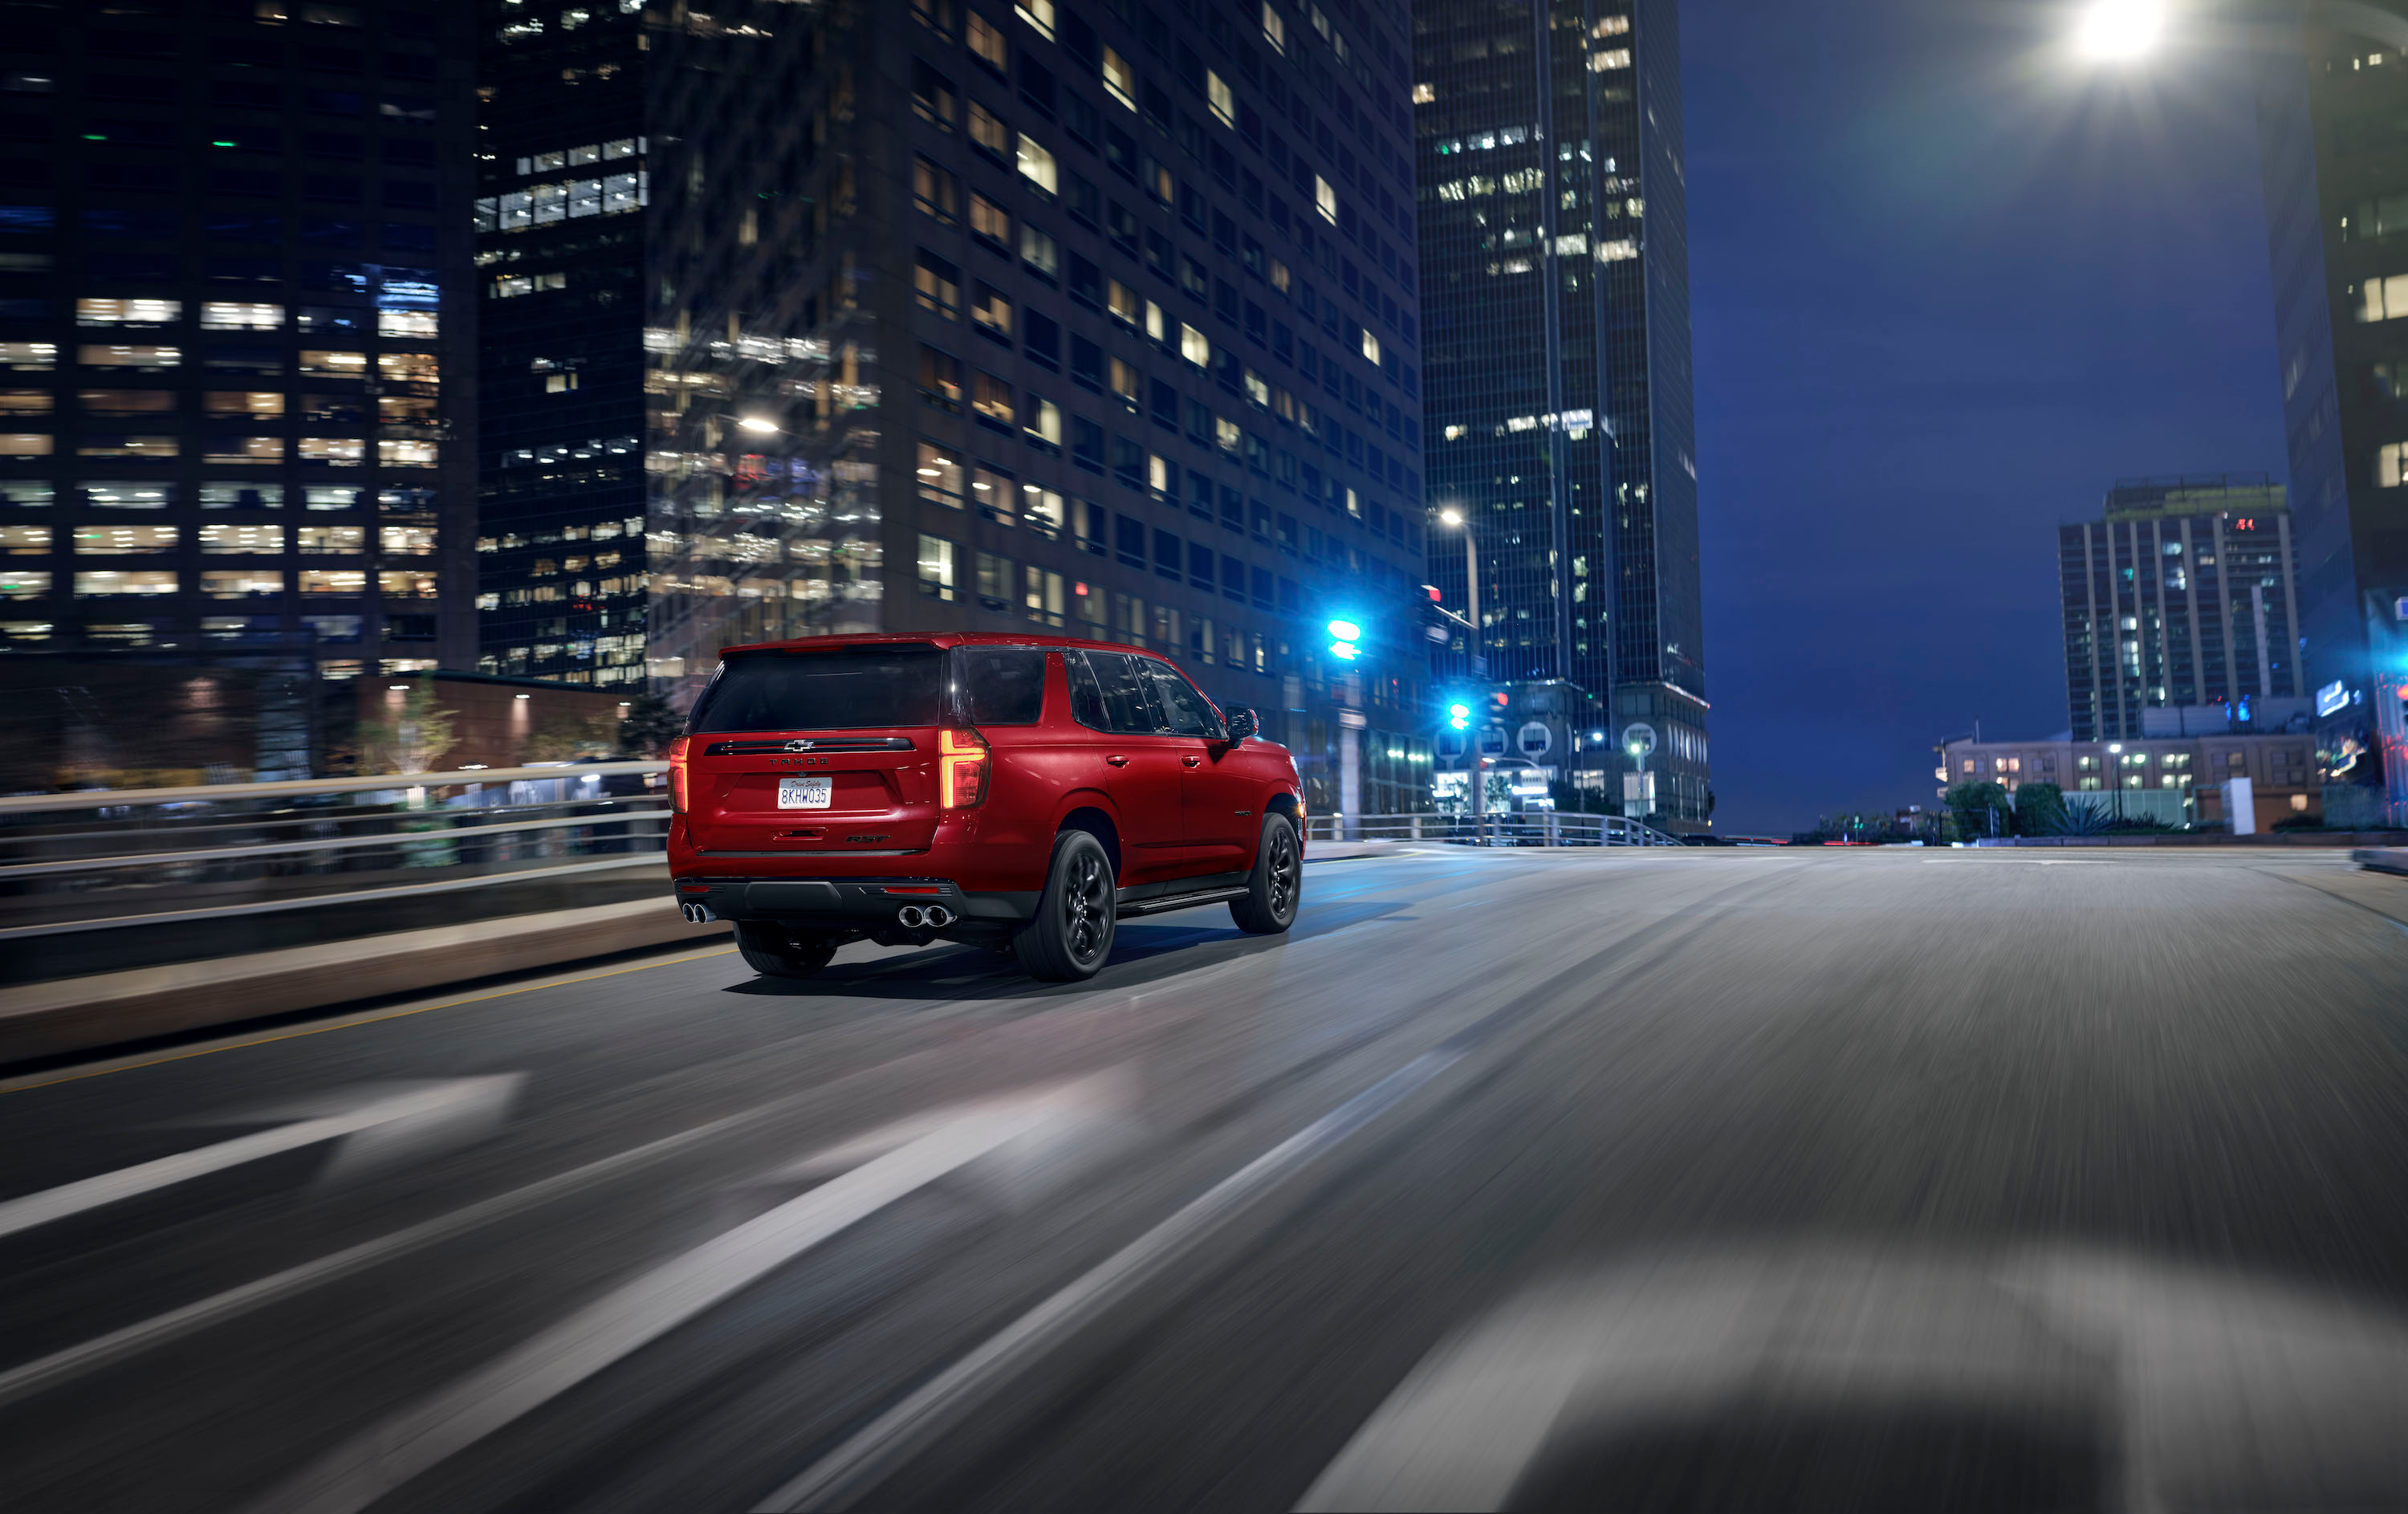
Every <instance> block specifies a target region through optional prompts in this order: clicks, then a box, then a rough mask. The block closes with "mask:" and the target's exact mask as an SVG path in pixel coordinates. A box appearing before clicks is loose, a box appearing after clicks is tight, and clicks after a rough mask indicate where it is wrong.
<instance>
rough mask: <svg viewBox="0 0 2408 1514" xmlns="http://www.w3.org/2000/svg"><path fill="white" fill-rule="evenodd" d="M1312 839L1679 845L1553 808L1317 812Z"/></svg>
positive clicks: (1635, 827) (1634, 826) (1610, 819)
mask: <svg viewBox="0 0 2408 1514" xmlns="http://www.w3.org/2000/svg"><path fill="white" fill-rule="evenodd" d="M1305 836H1306V839H1307V840H1308V841H1341V840H1342V841H1421V842H1443V843H1446V844H1452V845H1459V846H1678V845H1680V844H1681V842H1680V841H1679V840H1677V839H1676V838H1674V837H1671V836H1668V835H1666V834H1665V833H1664V832H1663V831H1660V830H1657V829H1656V828H1655V827H1653V826H1650V825H1647V824H1646V823H1645V822H1643V821H1639V820H1627V819H1625V818H1623V817H1622V816H1621V815H1558V814H1555V813H1554V812H1552V811H1533V812H1526V813H1511V812H1509V813H1506V814H1501V815H1483V816H1480V817H1479V818H1477V819H1475V818H1473V817H1472V816H1471V815H1440V814H1435V813H1430V814H1422V815H1308V816H1306V817H1305Z"/></svg>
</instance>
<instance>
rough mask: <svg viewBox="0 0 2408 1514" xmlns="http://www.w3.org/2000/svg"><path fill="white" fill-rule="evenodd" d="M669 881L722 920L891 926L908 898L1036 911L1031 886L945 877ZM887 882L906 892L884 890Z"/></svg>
mask: <svg viewBox="0 0 2408 1514" xmlns="http://www.w3.org/2000/svg"><path fill="white" fill-rule="evenodd" d="M670 887H671V891H672V892H673V893H674V894H675V895H676V897H677V901H678V903H679V904H680V905H681V906H683V905H688V904H701V905H704V906H706V907H707V908H709V909H710V913H711V914H713V915H715V916H718V917H719V918H721V919H723V920H777V921H780V922H781V923H784V924H789V925H798V926H805V927H827V928H830V929H836V930H875V929H877V928H880V927H883V926H892V925H893V924H894V923H895V916H896V912H897V911H899V910H901V909H902V908H903V907H904V906H906V905H909V904H918V905H921V906H923V907H925V906H927V905H930V904H942V905H943V906H945V908H947V909H949V910H951V911H953V914H955V915H956V916H960V917H961V918H962V919H964V920H966V921H981V920H986V921H994V922H996V924H1007V925H1014V924H1018V923H1020V922H1022V921H1025V920H1026V919H1027V918H1028V917H1029V916H1032V915H1034V914H1036V913H1037V895H1036V894H1035V893H1034V892H1029V893H1016V892H1014V893H967V892H965V891H964V890H963V889H962V887H961V886H960V885H958V884H956V883H954V882H953V880H951V879H950V878H912V877H882V878H725V877H709V876H699V877H685V878H679V879H678V880H676V882H675V883H673V884H672V885H671V886H670ZM890 888H904V889H910V892H909V893H889V892H888V891H887V890H888V889H890ZM932 889H933V890H934V892H929V891H928V890H932Z"/></svg>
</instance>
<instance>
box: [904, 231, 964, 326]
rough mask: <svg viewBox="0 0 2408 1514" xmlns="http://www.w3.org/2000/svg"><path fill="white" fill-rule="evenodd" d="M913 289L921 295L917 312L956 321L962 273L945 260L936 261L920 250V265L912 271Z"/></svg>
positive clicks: (958, 268)
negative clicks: (925, 312)
mask: <svg viewBox="0 0 2408 1514" xmlns="http://www.w3.org/2000/svg"><path fill="white" fill-rule="evenodd" d="M911 278H912V283H913V287H915V288H916V289H918V291H919V293H920V308H921V309H922V310H928V311H932V312H933V313H935V314H938V315H941V316H943V317H944V318H945V319H946V320H948V321H951V320H953V319H955V318H956V317H957V316H958V314H959V307H960V305H961V301H962V270H961V268H960V267H958V266H957V265H955V264H954V263H953V262H952V261H951V260H949V259H946V258H941V257H939V256H938V255H937V254H936V253H934V252H929V251H928V250H927V249H926V248H925V247H924V248H921V249H920V256H919V263H918V266H917V267H916V268H915V269H914V270H913V272H912V275H911Z"/></svg>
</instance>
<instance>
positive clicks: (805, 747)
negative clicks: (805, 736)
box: [786, 742, 811, 752]
mask: <svg viewBox="0 0 2408 1514" xmlns="http://www.w3.org/2000/svg"><path fill="white" fill-rule="evenodd" d="M810 749H811V743H809V742H788V743H786V750H787V751H789V752H808V751H810Z"/></svg>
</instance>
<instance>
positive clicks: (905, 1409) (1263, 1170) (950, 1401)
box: [755, 1036, 1471, 1514]
mask: <svg viewBox="0 0 2408 1514" xmlns="http://www.w3.org/2000/svg"><path fill="white" fill-rule="evenodd" d="M1458 1042H1461V1043H1463V1044H1460V1045H1458V1044H1457V1043H1458ZM1470 1044H1471V1042H1470V1040H1469V1038H1466V1037H1462V1036H1458V1037H1455V1038H1452V1039H1451V1040H1450V1041H1449V1042H1448V1043H1446V1044H1444V1045H1441V1046H1440V1047H1438V1048H1437V1049H1434V1050H1431V1051H1427V1052H1425V1053H1423V1054H1422V1055H1421V1056H1419V1057H1416V1058H1415V1059H1413V1060H1412V1061H1411V1062H1408V1063H1407V1064H1405V1066H1403V1067H1401V1068H1399V1069H1398V1070H1397V1071H1396V1072H1394V1073H1391V1074H1388V1075H1387V1076H1386V1077H1384V1078H1383V1079H1381V1080H1380V1081H1379V1082H1377V1083H1375V1084H1373V1085H1372V1086H1371V1087H1370V1088H1369V1089H1364V1090H1363V1091H1362V1092H1361V1093H1358V1094H1356V1095H1355V1097H1354V1098H1352V1099H1349V1100H1348V1101H1346V1103H1342V1104H1340V1105H1339V1106H1338V1107H1337V1108H1336V1109H1334V1110H1332V1111H1330V1112H1329V1113H1328V1114H1326V1115H1324V1116H1323V1117H1321V1118H1319V1119H1317V1120H1315V1121H1313V1122H1312V1124H1311V1125H1308V1126H1306V1127H1305V1128H1304V1129H1303V1130H1301V1131H1298V1132H1297V1133H1296V1134H1294V1135H1292V1136H1289V1137H1288V1138H1287V1139H1286V1140H1284V1141H1283V1142H1281V1143H1280V1144H1279V1145H1278V1146H1273V1147H1272V1148H1271V1149H1270V1150H1269V1151H1267V1152H1265V1153H1263V1154H1262V1155H1261V1156H1259V1157H1256V1158H1255V1159H1254V1161H1250V1162H1248V1163H1247V1164H1246V1165H1245V1166H1243V1167H1241V1168H1240V1169H1239V1170H1238V1171H1237V1172H1235V1173H1233V1174H1231V1175H1229V1176H1227V1177H1226V1178H1223V1179H1222V1180H1221V1181H1220V1182H1219V1183H1216V1184H1214V1185H1213V1186H1212V1188H1211V1189H1210V1190H1207V1191H1206V1192H1205V1193H1204V1195H1203V1196H1202V1197H1200V1198H1198V1199H1197V1200H1195V1201H1194V1202H1192V1203H1190V1204H1187V1205H1186V1206H1185V1207H1184V1208H1183V1209H1181V1210H1180V1211H1179V1212H1178V1213H1176V1214H1174V1215H1172V1216H1171V1217H1170V1218H1168V1219H1166V1220H1164V1221H1163V1222H1162V1223H1161V1224H1159V1225H1156V1226H1154V1229H1152V1230H1150V1231H1147V1232H1146V1233H1144V1234H1143V1235H1140V1236H1139V1237H1138V1238H1137V1239H1136V1240H1134V1241H1132V1242H1130V1243H1129V1244H1128V1245H1127V1246H1125V1247H1122V1248H1121V1249H1120V1250H1118V1251H1115V1252H1114V1253H1112V1255H1111V1256H1110V1257H1108V1258H1106V1259H1105V1260H1104V1261H1103V1262H1101V1263H1099V1264H1097V1266H1096V1267H1095V1268H1093V1269H1092V1270H1090V1271H1089V1272H1087V1273H1086V1274H1084V1275H1083V1276H1080V1277H1079V1278H1077V1279H1076V1280H1074V1281H1072V1282H1071V1283H1070V1284H1069V1285H1068V1286H1067V1287H1065V1288H1063V1289H1062V1290H1061V1291H1059V1292H1057V1293H1055V1294H1054V1296H1053V1297H1051V1298H1049V1299H1047V1300H1046V1301H1045V1302H1044V1303H1042V1304H1039V1305H1037V1306H1036V1307H1035V1308H1033V1309H1031V1310H1029V1311H1028V1312H1027V1313H1026V1314H1024V1315H1022V1316H1021V1317H1020V1318H1019V1319H1015V1320H1013V1321H1012V1322H1011V1324H1009V1325H1007V1326H1005V1327H1004V1328H1003V1330H1002V1331H1000V1332H999V1333H997V1334H995V1335H993V1336H991V1337H990V1338H988V1339H987V1340H986V1341H985V1342H984V1343H983V1344H982V1345H981V1346H979V1347H978V1348H976V1349H974V1350H972V1351H971V1352H970V1353H969V1354H968V1356H965V1357H963V1358H962V1359H961V1360H960V1361H958V1362H956V1363H953V1365H952V1366H951V1367H948V1368H946V1369H945V1370H944V1371H943V1372H941V1373H939V1374H938V1375H937V1377H934V1378H932V1379H931V1380H930V1381H929V1382H927V1383H926V1384H925V1386H923V1387H922V1388H921V1389H920V1390H919V1391H916V1392H914V1393H912V1394H911V1395H910V1397H908V1398H906V1399H904V1400H903V1402H901V1403H900V1404H897V1405H896V1406H894V1407H893V1408H891V1409H889V1410H887V1411H886V1412H885V1413H884V1414H882V1415H880V1416H879V1417H878V1418H877V1419H876V1420H872V1421H871V1422H870V1423H869V1424H867V1426H865V1427H863V1428H862V1429H861V1430H860V1431H858V1432H856V1433H855V1434H854V1435H853V1436H852V1437H851V1438H850V1439H848V1440H846V1441H845V1442H844V1444H843V1445H841V1446H839V1447H838V1448H837V1449H835V1450H833V1451H830V1452H829V1453H828V1454H827V1455H825V1456H824V1457H822V1458H821V1459H820V1460H819V1461H817V1462H815V1463H813V1464H811V1465H810V1466H809V1467H807V1468H805V1469H804V1470H803V1471H802V1472H801V1473H800V1474H799V1475H798V1476H796V1478H793V1479H792V1480H791V1481H789V1482H787V1483H786V1484H785V1485H784V1486H783V1487H781V1488H780V1489H779V1490H778V1491H777V1492H773V1493H771V1494H770V1495H769V1496H768V1497H767V1498H765V1499H763V1500H762V1501H761V1502H760V1503H759V1504H758V1505H756V1506H755V1508H756V1509H757V1510H759V1511H760V1514H788V1511H791V1510H797V1509H816V1508H824V1507H844V1506H845V1505H846V1504H847V1503H849V1502H850V1501H852V1500H853V1498H855V1497H856V1496H858V1495H859V1494H861V1493H864V1492H868V1491H869V1490H870V1488H871V1487H873V1486H874V1485H875V1484H876V1483H877V1481H879V1480H880V1479H881V1478H882V1477H883V1476H884V1475H885V1474H886V1473H887V1472H889V1471H891V1470H892V1469H893V1466H892V1461H893V1459H894V1458H896V1456H897V1455H898V1453H900V1452H902V1451H904V1450H905V1449H907V1448H908V1447H910V1445H911V1444H912V1443H913V1442H914V1440H915V1439H916V1438H917V1437H918V1436H919V1435H922V1434H923V1433H924V1432H925V1431H926V1430H928V1429H929V1428H931V1427H933V1426H935V1425H937V1424H939V1423H940V1422H941V1421H943V1420H945V1419H946V1418H947V1417H948V1416H949V1415H950V1414H952V1413H953V1412H954V1411H955V1410H958V1409H959V1408H961V1407H963V1406H967V1405H969V1404H972V1403H974V1402H976V1401H978V1400H979V1399H981V1398H982V1396H983V1395H985V1394H986V1393H987V1392H988V1391H991V1390H993V1389H994V1388H995V1387H996V1385H998V1384H1000V1383H1002V1382H1004V1381H1005V1380H1007V1379H1009V1378H1011V1377H1013V1376H1014V1375H1016V1374H1018V1373H1019V1372H1021V1371H1022V1370H1024V1369H1025V1367H1027V1366H1028V1365H1029V1364H1030V1363H1033V1362H1034V1361H1035V1360H1036V1359H1038V1358H1039V1357H1040V1356H1042V1355H1043V1354H1044V1353H1045V1352H1047V1351H1049V1350H1051V1349H1053V1348H1054V1346H1056V1345H1057V1344H1059V1343H1060V1342H1061V1341H1063V1340H1064V1339H1066V1338H1068V1336H1069V1335H1070V1334H1072V1333H1074V1332H1075V1331H1077V1330H1078V1329H1079V1328H1080V1327H1081V1326H1082V1325H1083V1324H1085V1323H1086V1322H1087V1321H1088V1320H1089V1319H1093V1318H1095V1316H1096V1315H1097V1314H1098V1313H1100V1312H1101V1311H1102V1310H1103V1309H1105V1308H1106V1307H1108V1306H1109V1305H1111V1304H1113V1303H1114V1302H1116V1301H1118V1300H1120V1299H1123V1298H1126V1297H1128V1296H1129V1295H1130V1294H1132V1293H1134V1292H1136V1291H1139V1290H1140V1289H1141V1288H1143V1287H1144V1286H1145V1285H1146V1284H1147V1283H1149V1282H1150V1281H1152V1280H1153V1279H1154V1277H1156V1276H1159V1275H1160V1274H1161V1273H1162V1272H1163V1271H1164V1270H1166V1269H1167V1268H1168V1266H1169V1265H1170V1264H1171V1263H1172V1262H1175V1261H1177V1260H1178V1259H1179V1257H1180V1256H1181V1255H1183V1253H1185V1252H1186V1251H1187V1250H1188V1249H1189V1248H1190V1247H1194V1246H1195V1245H1196V1244H1197V1242H1199V1241H1201V1240H1202V1239H1204V1238H1205V1237H1206V1236H1207V1235H1209V1234H1210V1233H1211V1232H1212V1231H1214V1230H1215V1229H1217V1228H1219V1227H1220V1226H1221V1225H1223V1224H1224V1223H1226V1222H1227V1221H1228V1220H1230V1219H1232V1218H1236V1217H1237V1216H1238V1215H1239V1214H1240V1212H1242V1211H1243V1210H1244V1209H1245V1208H1246V1207H1247V1206H1248V1205H1250V1204H1253V1203H1254V1201H1255V1200H1257V1199H1259V1198H1261V1197H1262V1196H1263V1195H1264V1194H1266V1193H1268V1192H1269V1191H1270V1190H1272V1189H1274V1188H1276V1187H1278V1186H1279V1185H1280V1184H1281V1183H1283V1182H1284V1181H1286V1180H1287V1178H1288V1177H1290V1176H1291V1175H1294V1174H1295V1173H1296V1172H1297V1170H1298V1169H1299V1168H1301V1167H1303V1166H1304V1165H1305V1164H1306V1163H1308V1162H1310V1161H1312V1160H1313V1159H1314V1158H1316V1157H1318V1156H1320V1155H1321V1154H1322V1153H1324V1152H1326V1151H1327V1150H1329V1149H1330V1148H1331V1147H1333V1146H1337V1145H1339V1144H1340V1142H1342V1141H1344V1140H1345V1139H1346V1138H1347V1137H1348V1136H1351V1135H1353V1134H1354V1133H1355V1132H1356V1131H1358V1130H1360V1129H1362V1128H1363V1127H1364V1126H1365V1125H1367V1124H1369V1123H1370V1121H1371V1120H1372V1119H1374V1118H1376V1117H1378V1116H1379V1115H1381V1114H1382V1113H1383V1112H1384V1111H1386V1110H1387V1109H1388V1108H1389V1107H1390V1106H1392V1105H1394V1104H1396V1103H1398V1102H1399V1101H1400V1100H1402V1099H1404V1098H1405V1097H1406V1096H1407V1095H1409V1094H1411V1093H1412V1092H1413V1091H1414V1090H1415V1089H1419V1088H1421V1087H1422V1086H1423V1085H1424V1084H1426V1083H1427V1082H1429V1080H1430V1079H1432V1078H1434V1077H1436V1076H1438V1075H1439V1074H1441V1073H1442V1072H1444V1071H1445V1070H1446V1069H1447V1068H1448V1067H1450V1066H1452V1065H1454V1064H1455V1062H1456V1061H1458V1060H1461V1059H1462V1058H1463V1056H1464V1055H1465V1053H1466V1052H1467V1051H1468V1050H1469V1045H1470Z"/></svg>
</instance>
